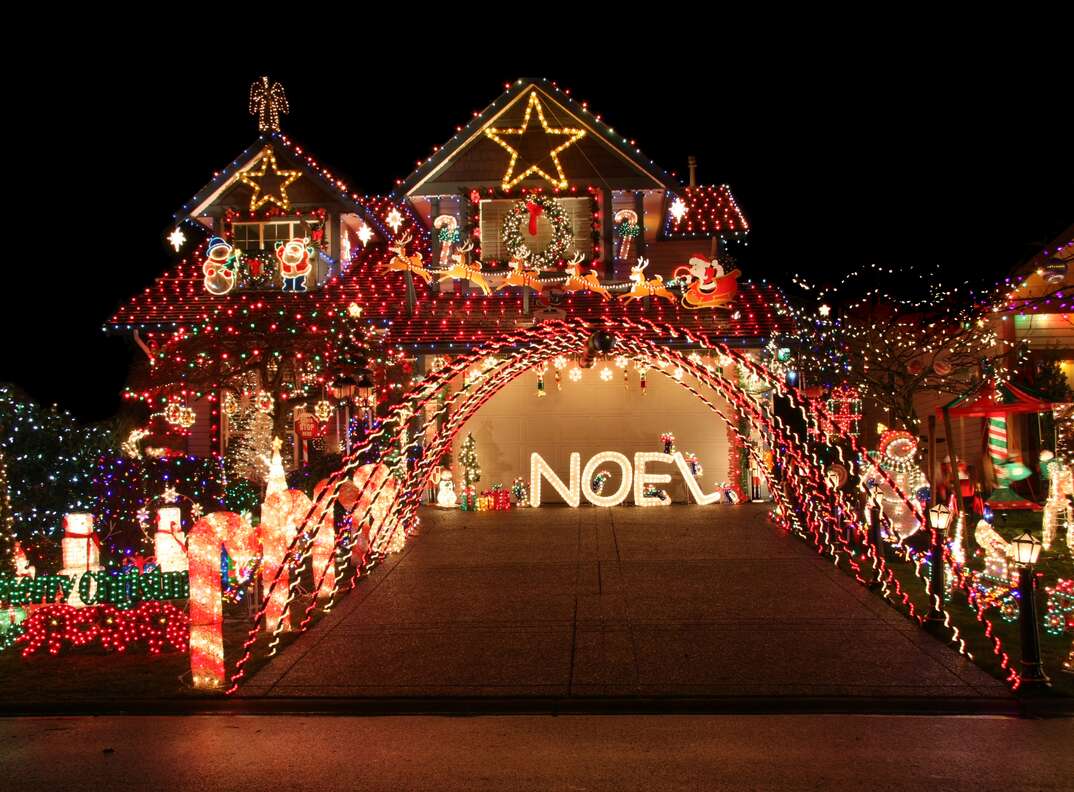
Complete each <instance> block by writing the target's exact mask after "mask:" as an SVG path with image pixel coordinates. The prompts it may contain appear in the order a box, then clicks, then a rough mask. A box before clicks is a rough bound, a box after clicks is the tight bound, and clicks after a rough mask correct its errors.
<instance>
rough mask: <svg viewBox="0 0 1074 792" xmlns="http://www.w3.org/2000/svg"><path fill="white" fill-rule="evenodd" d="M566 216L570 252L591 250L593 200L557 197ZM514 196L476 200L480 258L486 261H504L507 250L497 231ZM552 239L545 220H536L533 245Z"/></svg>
mask: <svg viewBox="0 0 1074 792" xmlns="http://www.w3.org/2000/svg"><path fill="white" fill-rule="evenodd" d="M557 200H558V201H559V202H560V203H561V204H562V205H563V208H564V209H565V210H566V212H567V216H568V217H570V219H571V226H572V230H573V231H574V245H573V246H572V247H571V251H574V250H577V251H578V252H580V253H591V252H592V251H593V211H594V206H593V200H592V199H591V198H558V197H557ZM514 204H515V200H514V199H492V200H484V201H481V203H480V205H479V206H480V212H481V220H480V222H481V258H483V259H485V260H486V261H506V260H507V258H508V255H507V250H506V249H505V248H504V247H503V243H502V240H501V232H502V230H503V218H504V215H506V214H507V212H508V210H509V209H510V208H511V207H512V206H514ZM551 238H552V227H551V225H549V223H548V221H547V220H538V223H537V240H536V247H537V248H541V247H543V246H544V245H546V244H548V241H549V240H550V239H551Z"/></svg>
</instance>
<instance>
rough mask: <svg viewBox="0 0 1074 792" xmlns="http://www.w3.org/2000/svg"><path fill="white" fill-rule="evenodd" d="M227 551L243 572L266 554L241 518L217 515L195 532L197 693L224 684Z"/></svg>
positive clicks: (193, 661) (191, 544) (191, 542)
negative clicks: (223, 572) (222, 567)
mask: <svg viewBox="0 0 1074 792" xmlns="http://www.w3.org/2000/svg"><path fill="white" fill-rule="evenodd" d="M221 550H227V552H228V555H229V556H231V560H232V563H233V564H234V565H235V567H236V568H239V569H241V568H243V567H249V566H251V565H252V564H253V563H254V562H255V561H256V560H257V557H258V555H259V554H260V552H261V547H260V546H259V544H258V541H257V532H256V531H255V530H254V529H253V528H251V527H250V523H248V522H247V521H246V520H245V519H243V518H242V516H241V515H238V514H235V513H234V512H213V513H212V514H207V515H205V516H204V517H202V518H201V519H200V520H198V521H197V522H196V523H194V527H193V528H191V529H190V535H189V537H188V551H189V554H190V555H189V559H190V671H191V674H192V676H193V681H194V687H196V688H215V687H220V686H222V685H223V684H224V613H223V607H222V605H221V604H220V595H221V593H222V589H221V585H222V583H221V580H220V552H221Z"/></svg>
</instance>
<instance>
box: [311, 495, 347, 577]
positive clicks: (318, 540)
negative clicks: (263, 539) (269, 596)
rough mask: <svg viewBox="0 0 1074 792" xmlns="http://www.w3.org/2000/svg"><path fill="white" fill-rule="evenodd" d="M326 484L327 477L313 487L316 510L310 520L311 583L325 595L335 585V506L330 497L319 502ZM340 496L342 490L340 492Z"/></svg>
mask: <svg viewBox="0 0 1074 792" xmlns="http://www.w3.org/2000/svg"><path fill="white" fill-rule="evenodd" d="M327 486H328V479H324V480H323V481H321V482H319V483H318V484H317V486H316V487H314V488H313V502H314V503H316V504H318V506H317V511H315V512H314V513H313V516H312V518H311V520H310V523H311V525H312V526H314V527H316V528H317V529H318V530H317V535H316V536H314V537H313V560H312V564H313V584H314V585H315V586H317V596H318V597H327V596H329V595H330V594H331V593H332V590H333V589H334V588H335V587H336V561H335V558H334V553H335V548H336V518H335V506H334V505H333V504H332V501H331V499H330V498H325V501H324V503H323V504H322V503H321V493H322V492H324V489H325V487H327ZM340 495H341V496H342V492H341V493H340Z"/></svg>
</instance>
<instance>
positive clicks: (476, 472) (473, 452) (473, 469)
mask: <svg viewBox="0 0 1074 792" xmlns="http://www.w3.org/2000/svg"><path fill="white" fill-rule="evenodd" d="M459 464H460V465H462V482H463V484H464V485H465V486H467V487H469V486H470V485H471V484H475V483H477V482H478V481H481V467H480V465H478V463H477V441H476V440H474V436H473V435H472V434H470V433H467V434H466V439H465V440H463V441H462V448H460V449H459Z"/></svg>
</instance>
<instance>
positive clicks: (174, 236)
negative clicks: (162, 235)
mask: <svg viewBox="0 0 1074 792" xmlns="http://www.w3.org/2000/svg"><path fill="white" fill-rule="evenodd" d="M168 242H169V243H171V246H172V247H173V248H175V252H176V253H178V252H179V248H181V247H182V246H183V243H184V242H186V234H184V233H183V229H181V228H177V229H175V230H174V231H172V232H171V233H170V234H168Z"/></svg>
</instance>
